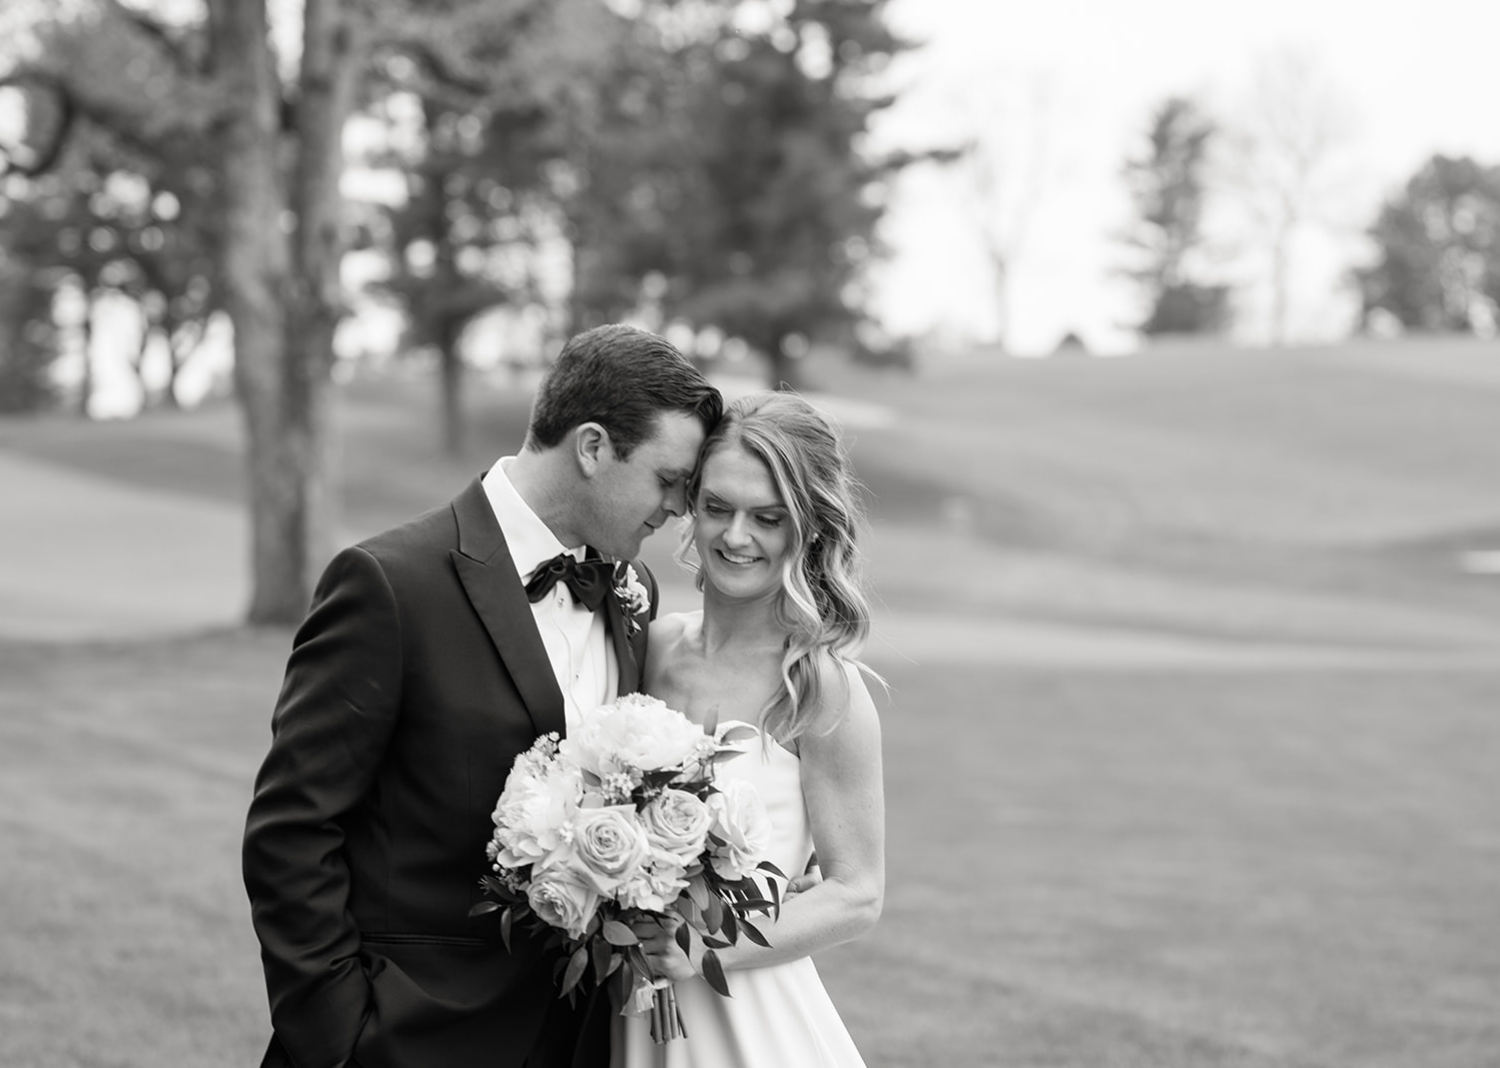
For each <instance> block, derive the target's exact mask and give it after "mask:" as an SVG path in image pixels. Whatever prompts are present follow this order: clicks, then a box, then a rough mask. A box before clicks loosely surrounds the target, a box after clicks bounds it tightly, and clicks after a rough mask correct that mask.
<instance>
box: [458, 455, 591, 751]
mask: <svg viewBox="0 0 1500 1068" xmlns="http://www.w3.org/2000/svg"><path fill="white" fill-rule="evenodd" d="M514 459H515V457H513V456H505V457H502V458H501V459H500V461H499V462H498V463H497V464H495V466H494V467H492V468H490V469H489V472H488V473H487V474H486V475H485V476H484V479H483V485H484V493H485V496H486V497H487V498H489V502H490V507H491V508H493V509H494V511H495V518H496V519H497V520H499V522H500V529H501V530H503V531H504V532H505V543H506V545H508V546H509V547H510V556H511V559H512V560H513V561H514V562H515V565H516V577H517V578H518V579H520V581H521V584H522V585H525V584H526V583H527V582H529V581H530V580H531V576H532V575H533V574H534V573H535V572H536V570H537V568H539V567H540V566H541V565H542V564H545V563H546V562H547V561H548V560H551V559H552V558H553V557H554V556H557V555H558V554H559V553H563V552H570V553H572V554H573V558H574V559H575V560H578V561H580V562H581V561H582V560H583V554H584V547H583V546H581V545H580V546H576V547H571V548H570V547H569V546H566V545H564V544H563V543H562V542H560V541H558V540H557V536H556V535H555V534H553V533H552V531H551V530H550V529H548V527H547V524H546V523H543V522H542V521H541V520H540V519H539V518H537V514H536V513H535V512H533V511H532V510H531V506H530V505H528V504H527V503H526V502H525V501H524V500H522V499H521V495H520V494H519V493H517V492H516V488H515V486H513V485H512V484H511V481H510V478H509V477H508V476H507V475H506V473H505V470H506V468H508V467H509V466H510V463H511V461H512V460H514ZM604 612H605V609H604V608H603V607H601V608H600V609H599V611H598V612H590V611H589V610H588V609H587V608H584V607H583V606H582V605H580V604H578V603H577V602H575V601H574V600H573V594H572V592H571V591H570V590H569V589H568V586H567V583H564V582H559V583H558V584H557V585H556V586H554V587H553V588H552V591H551V592H550V593H549V594H548V595H547V596H546V597H543V598H542V599H541V600H540V601H534V602H532V605H531V613H532V615H533V616H534V617H535V618H536V629H537V632H538V633H539V634H540V635H541V636H542V645H543V646H544V647H545V648H546V650H547V659H548V660H549V661H550V662H551V664H552V673H553V675H555V676H556V677H557V686H558V689H560V690H562V694H563V711H564V713H565V715H566V717H567V723H568V726H569V727H570V728H571V727H572V726H573V725H574V724H575V722H576V721H577V718H578V716H579V715H581V714H582V713H583V712H584V711H592V710H593V709H595V708H597V707H599V706H600V705H602V704H608V703H609V702H610V701H613V700H614V699H615V698H616V697H618V696H619V686H620V665H619V664H618V663H617V661H616V658H615V651H614V648H613V647H612V645H611V644H610V642H609V636H608V634H607V633H606V631H605V624H604Z"/></svg>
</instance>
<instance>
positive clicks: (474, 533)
mask: <svg viewBox="0 0 1500 1068" xmlns="http://www.w3.org/2000/svg"><path fill="white" fill-rule="evenodd" d="M453 516H454V519H455V520H456V521H457V523H458V548H457V549H456V550H453V551H451V552H450V554H449V555H450V556H451V557H452V558H453V566H454V568H455V569H456V570H457V571H458V577H459V580H460V581H461V582H462V583H463V586H464V592H465V593H466V594H468V597H469V603H470V604H472V605H473V606H474V611H475V612H477V613H478V615H479V618H480V620H481V621H482V622H483V623H484V629H485V630H486V631H487V632H488V633H489V636H490V641H491V642H492V643H493V644H494V646H495V651H496V652H497V653H499V654H500V659H501V660H502V661H504V663H505V669H506V670H507V671H508V672H510V677H511V678H512V679H513V680H514V681H515V684H516V689H517V690H519V691H520V693H521V698H522V700H523V701H525V702H526V711H527V713H528V714H529V715H530V716H531V721H532V723H533V724H534V725H535V726H536V731H537V733H538V734H546V733H548V732H549V731H556V732H557V733H558V734H563V733H564V732H565V730H566V721H565V719H564V717H563V695H562V691H561V690H560V689H559V688H558V685H557V678H556V677H555V676H554V675H553V674H552V665H551V663H550V662H549V661H548V659H547V650H546V647H544V646H543V645H542V638H541V635H540V634H538V633H537V629H536V618H535V616H534V615H533V614H532V611H531V602H530V601H528V600H527V599H526V590H525V588H524V587H522V585H521V582H520V580H519V579H518V578H517V576H516V566H515V563H514V562H513V561H512V559H511V555H510V548H509V547H508V546H507V545H506V544H505V535H504V534H503V533H502V532H501V530H500V524H499V523H497V522H496V521H495V513H494V510H493V509H492V508H491V507H490V502H489V501H488V499H486V497H485V495H484V487H483V485H481V484H480V481H479V479H477V478H476V479H475V480H474V481H473V482H471V483H469V485H468V486H467V487H466V488H465V489H464V491H463V492H462V493H460V494H459V495H458V497H457V498H455V499H454V501H453Z"/></svg>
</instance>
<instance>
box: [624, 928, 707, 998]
mask: <svg viewBox="0 0 1500 1068" xmlns="http://www.w3.org/2000/svg"><path fill="white" fill-rule="evenodd" d="M682 923H683V920H682V917H681V916H679V915H677V914H676V913H675V912H669V913H667V914H666V915H665V916H663V917H661V918H660V919H656V918H650V919H640V920H636V921H635V922H634V923H632V924H631V925H630V928H631V930H633V931H634V932H635V936H636V937H637V938H639V939H640V940H641V952H642V953H644V954H645V956H646V963H647V964H649V965H650V966H651V974H652V975H654V976H655V977H656V978H658V979H670V980H672V982H674V983H675V982H677V981H679V980H681V979H691V978H692V977H693V976H695V975H697V974H698V969H697V968H695V967H693V962H692V961H691V960H689V959H688V956H687V954H685V953H683V951H682V947H681V946H680V945H678V944H677V928H679V927H681V926H682ZM694 945H695V946H696V945H697V943H696V941H695V942H694Z"/></svg>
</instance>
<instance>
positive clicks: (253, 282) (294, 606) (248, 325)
mask: <svg viewBox="0 0 1500 1068" xmlns="http://www.w3.org/2000/svg"><path fill="white" fill-rule="evenodd" d="M211 20H212V33H213V48H214V58H215V60H216V62H217V64H218V67H219V71H220V75H221V77H222V79H223V84H224V86H225V90H226V95H227V98H228V102H229V109H228V114H227V116H226V119H225V122H224V124H223V127H222V137H223V144H222V151H221V159H222V164H223V189H224V247H223V282H224V307H225V310H226V312H227V313H228V315H229V318H230V321H231V322H232V323H233V324H234V380H235V389H236V395H237V398H238V400H239V404H240V410H241V414H242V416H243V418H244V421H245V442H246V448H245V453H246V463H247V466H248V472H247V474H248V486H249V498H250V500H249V504H250V556H251V593H250V606H249V613H248V617H249V621H250V622H251V623H254V624H269V623H286V622H291V621H293V620H295V619H297V618H299V617H300V616H301V615H302V613H303V612H304V611H305V610H306V608H307V602H308V596H307V583H306V579H305V577H304V573H305V570H306V558H307V556H308V551H307V541H306V532H305V530H304V529H303V523H302V520H303V516H302V514H301V509H300V507H299V504H300V501H301V500H302V498H303V487H302V485H301V476H300V474H299V472H298V471H297V470H296V468H295V466H294V465H293V464H292V463H291V462H290V451H291V450H290V449H289V448H288V446H287V443H286V439H285V438H284V436H283V418H282V414H283V408H284V404H283V392H282V387H283V378H284V374H283V368H284V364H285V362H286V361H285V358H284V343H285V338H286V311H285V306H284V304H283V299H282V298H283V296H284V294H285V292H286V290H288V289H290V288H291V287H290V286H289V285H288V282H289V278H288V271H289V256H288V249H287V242H286V236H285V233H284V231H283V229H282V226H283V220H284V218H285V215H286V211H287V206H286V198H285V193H284V190H283V184H282V179H281V169H280V149H281V130H280V117H281V86H280V84H279V82H278V80H277V77H276V71H275V66H274V57H273V56H272V54H271V51H270V46H269V43H268V41H267V36H266V35H267V31H268V27H267V24H266V10H265V3H264V0H217V2H216V3H215V4H214V5H213V8H212V10H211Z"/></svg>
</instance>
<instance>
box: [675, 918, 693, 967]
mask: <svg viewBox="0 0 1500 1068" xmlns="http://www.w3.org/2000/svg"><path fill="white" fill-rule="evenodd" d="M673 937H675V938H676V939H677V945H678V946H680V947H681V948H682V955H683V956H684V957H689V958H691V957H692V955H693V929H692V928H691V927H689V926H688V925H687V924H685V923H684V924H679V925H678V927H677V934H676V935H674V936H673Z"/></svg>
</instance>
